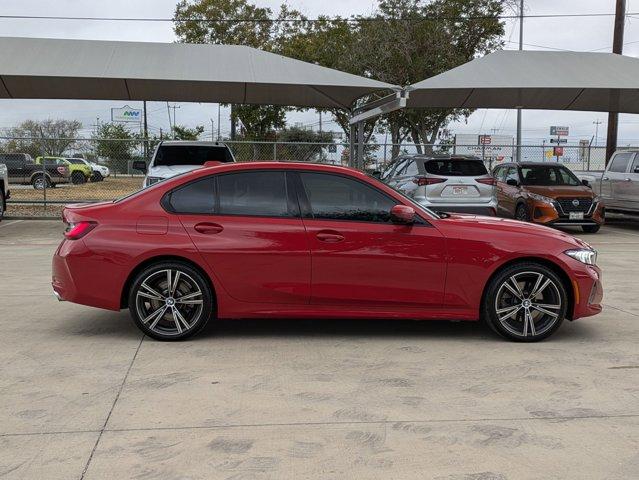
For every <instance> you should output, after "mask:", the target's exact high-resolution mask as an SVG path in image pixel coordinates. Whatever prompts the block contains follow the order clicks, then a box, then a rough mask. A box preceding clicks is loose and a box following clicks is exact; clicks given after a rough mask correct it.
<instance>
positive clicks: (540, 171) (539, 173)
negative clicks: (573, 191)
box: [521, 165, 581, 187]
mask: <svg viewBox="0 0 639 480" xmlns="http://www.w3.org/2000/svg"><path fill="white" fill-rule="evenodd" d="M521 180H522V184H523V185H530V186H540V187H541V186H570V187H577V186H579V185H581V182H580V181H579V179H578V178H577V177H576V176H575V174H574V173H572V172H571V171H570V170H568V169H567V168H566V167H564V166H561V165H532V166H528V167H526V166H522V167H521Z"/></svg>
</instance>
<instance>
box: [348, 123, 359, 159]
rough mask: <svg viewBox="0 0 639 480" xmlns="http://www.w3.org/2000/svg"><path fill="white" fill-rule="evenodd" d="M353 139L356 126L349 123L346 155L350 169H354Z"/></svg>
mask: <svg viewBox="0 0 639 480" xmlns="http://www.w3.org/2000/svg"><path fill="white" fill-rule="evenodd" d="M355 138H357V126H356V125H355V124H354V123H351V132H350V134H349V145H348V148H349V152H348V153H349V155H348V165H349V166H350V167H353V168H355V161H356V158H355V157H356V156H357V149H356V148H355Z"/></svg>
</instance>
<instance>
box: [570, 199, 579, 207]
mask: <svg viewBox="0 0 639 480" xmlns="http://www.w3.org/2000/svg"><path fill="white" fill-rule="evenodd" d="M572 206H573V207H578V206H579V200H577V199H576V198H575V199H574V200H573V201H572Z"/></svg>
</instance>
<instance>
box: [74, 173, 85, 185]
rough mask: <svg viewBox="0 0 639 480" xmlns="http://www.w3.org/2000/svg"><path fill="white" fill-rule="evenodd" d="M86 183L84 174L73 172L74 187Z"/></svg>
mask: <svg viewBox="0 0 639 480" xmlns="http://www.w3.org/2000/svg"><path fill="white" fill-rule="evenodd" d="M86 181H87V177H85V176H84V173H82V172H73V173H72V174H71V183H73V185H82V184H83V183H86Z"/></svg>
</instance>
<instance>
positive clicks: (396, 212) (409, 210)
mask: <svg viewBox="0 0 639 480" xmlns="http://www.w3.org/2000/svg"><path fill="white" fill-rule="evenodd" d="M390 215H391V221H392V222H393V223H402V224H404V225H410V224H412V223H413V222H414V221H415V209H414V208H413V207H409V206H408V205H395V206H394V207H393V208H391V211H390Z"/></svg>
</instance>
